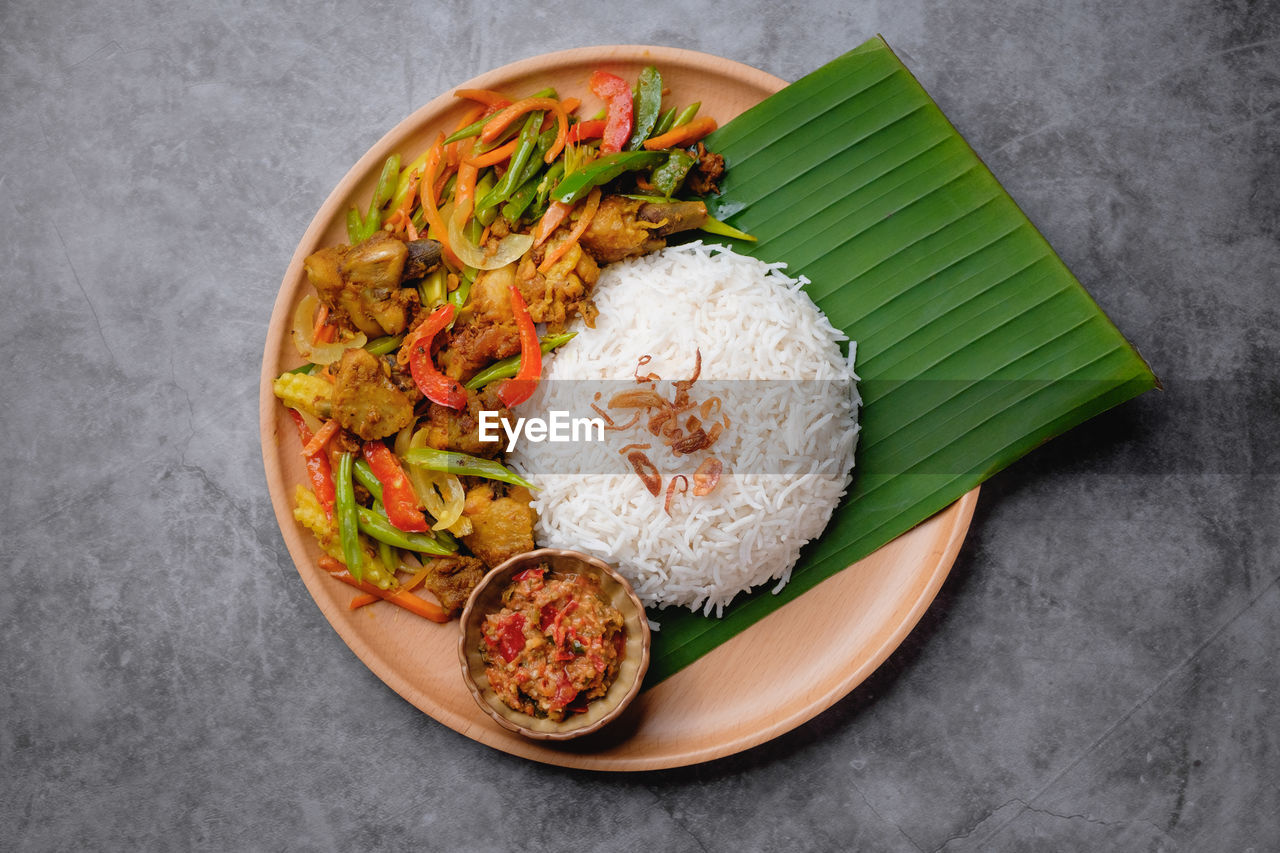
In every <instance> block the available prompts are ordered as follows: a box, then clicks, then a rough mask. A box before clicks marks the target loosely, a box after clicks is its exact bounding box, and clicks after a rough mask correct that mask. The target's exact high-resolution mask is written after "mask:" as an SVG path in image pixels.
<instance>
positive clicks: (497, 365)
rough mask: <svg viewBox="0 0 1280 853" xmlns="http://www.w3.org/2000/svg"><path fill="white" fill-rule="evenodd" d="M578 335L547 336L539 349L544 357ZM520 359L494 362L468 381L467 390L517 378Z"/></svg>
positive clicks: (513, 358) (514, 357)
mask: <svg viewBox="0 0 1280 853" xmlns="http://www.w3.org/2000/svg"><path fill="white" fill-rule="evenodd" d="M577 334H578V333H577V332H565V333H564V334H560V335H547V336H546V337H544V338H543V339H542V343H541V346H540V347H539V349H540V350H541V351H542V353H543V355H545V354H547V353H549V352H551V351H552V350H554V349H556V348H557V347H562V346H564V345H565V344H567V343H569V341H571V340H573V338H574V336H575V335H577ZM520 359H521V356H518V355H513V356H511V357H510V358H504V359H503V360H502V361H496V362H494V363H493V364H491V365H489V366H488V367H486V368H485V369H484V370H482V371H480V372H479V373H477V374H476V375H475V376H473V377H471V379H470V380H468V382H467V384H466V388H467V390H468V391H475V390H476V389H478V388H483V387H484V386H486V385H488V384H489V383H491V382H497V381H498V380H499V379H507V378H509V377H512V376H515V375H516V372H517V371H519V369H520Z"/></svg>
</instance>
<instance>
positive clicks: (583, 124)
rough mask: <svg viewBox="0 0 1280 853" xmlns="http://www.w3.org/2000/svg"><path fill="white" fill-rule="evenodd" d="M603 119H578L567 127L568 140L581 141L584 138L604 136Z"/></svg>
mask: <svg viewBox="0 0 1280 853" xmlns="http://www.w3.org/2000/svg"><path fill="white" fill-rule="evenodd" d="M604 128H605V120H604V119H602V118H593V119H587V120H586V121H580V122H578V123H577V124H575V125H574V126H573V127H571V128H569V136H568V137H567V140H568V141H569V142H581V141H583V140H584V139H599V138H600V137H602V136H604Z"/></svg>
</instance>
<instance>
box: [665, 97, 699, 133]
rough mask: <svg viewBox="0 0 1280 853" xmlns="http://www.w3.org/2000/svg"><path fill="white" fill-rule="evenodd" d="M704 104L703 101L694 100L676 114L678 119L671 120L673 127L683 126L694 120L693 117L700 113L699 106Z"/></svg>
mask: <svg viewBox="0 0 1280 853" xmlns="http://www.w3.org/2000/svg"><path fill="white" fill-rule="evenodd" d="M701 106H702V101H694V102H693V103H692V104H690V105H689V106H687V107H685V108H684V109H682V110H681V111H680V112H679V113H677V114H676V120H675V121H673V122H671V126H672V127H681V126H683V125H686V124H688V123H689V122H691V121H693V117H694V116H696V115H697V114H698V108H699V107H701Z"/></svg>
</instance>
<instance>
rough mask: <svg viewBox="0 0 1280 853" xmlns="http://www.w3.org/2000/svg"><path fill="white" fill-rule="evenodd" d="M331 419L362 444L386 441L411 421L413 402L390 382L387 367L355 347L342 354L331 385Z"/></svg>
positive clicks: (389, 372) (366, 352) (389, 369)
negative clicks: (377, 440) (380, 439)
mask: <svg viewBox="0 0 1280 853" xmlns="http://www.w3.org/2000/svg"><path fill="white" fill-rule="evenodd" d="M333 417H334V419H335V420H336V421H337V422H338V424H339V426H341V427H342V428H343V429H347V430H350V431H351V432H353V433H355V434H356V435H358V436H360V437H361V438H363V439H365V440H366V441H372V440H374V439H379V438H386V437H387V436H389V435H391V434H392V433H395V432H398V431H400V430H402V429H404V428H405V427H406V426H408V425H409V423H410V422H411V421H412V420H413V402H412V401H411V400H410V399H409V397H408V396H407V395H406V394H405V393H404V392H403V391H401V390H400V389H399V388H397V387H396V386H395V384H394V383H393V382H392V381H391V368H390V366H389V365H387V364H386V363H385V362H383V361H382V360H380V359H379V358H378V357H377V356H375V355H372V354H370V353H369V352H368V351H366V350H364V349H360V348H359V347H357V348H355V349H349V350H347V351H346V352H344V353H343V354H342V360H341V361H339V362H338V372H337V375H336V377H335V378H334V382H333Z"/></svg>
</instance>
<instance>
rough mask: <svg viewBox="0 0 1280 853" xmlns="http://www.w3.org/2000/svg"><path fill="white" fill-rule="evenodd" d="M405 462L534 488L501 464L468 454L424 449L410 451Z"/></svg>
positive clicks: (405, 456)
mask: <svg viewBox="0 0 1280 853" xmlns="http://www.w3.org/2000/svg"><path fill="white" fill-rule="evenodd" d="M404 460H405V461H406V462H408V463H409V464H410V465H421V466H422V467H423V468H427V469H430V470H432V471H444V472H447V473H450V474H462V475H464V476H468V477H485V478H487V479H490V480H498V481H500V482H503V483H511V484H512V485H514V486H524V487H525V488H526V489H532V488H534V485H533V483H530V482H529V481H528V480H526V479H525V478H524V477H521V476H520V475H519V474H517V473H516V472H515V471H512V470H511V469H510V468H508V467H507V466H506V465H503V464H502V463H501V462H494V461H493V460H492V459H481V458H479V457H477V456H471V455H470V454H467V453H458V452H455V451H449V450H436V449H435V448H433V447H422V448H416V449H414V450H410V451H409V452H408V453H406V454H405V455H404Z"/></svg>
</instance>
